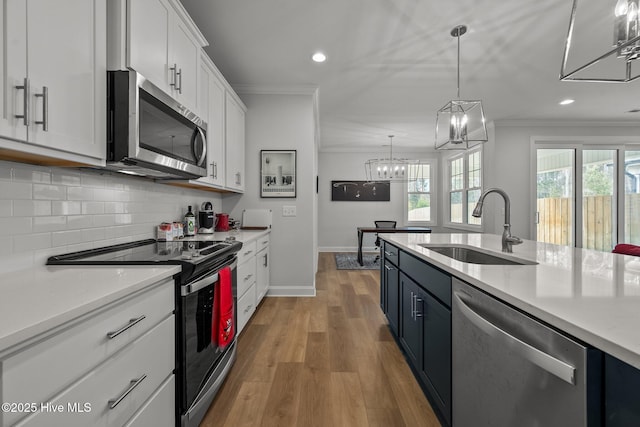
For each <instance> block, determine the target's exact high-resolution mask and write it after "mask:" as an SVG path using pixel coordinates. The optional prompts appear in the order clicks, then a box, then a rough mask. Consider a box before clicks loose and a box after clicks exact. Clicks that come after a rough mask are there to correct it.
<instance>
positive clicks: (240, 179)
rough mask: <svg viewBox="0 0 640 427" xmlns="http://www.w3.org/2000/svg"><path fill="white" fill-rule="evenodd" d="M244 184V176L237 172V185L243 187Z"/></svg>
mask: <svg viewBox="0 0 640 427" xmlns="http://www.w3.org/2000/svg"><path fill="white" fill-rule="evenodd" d="M241 184H242V176H241V175H240V172H236V185H241Z"/></svg>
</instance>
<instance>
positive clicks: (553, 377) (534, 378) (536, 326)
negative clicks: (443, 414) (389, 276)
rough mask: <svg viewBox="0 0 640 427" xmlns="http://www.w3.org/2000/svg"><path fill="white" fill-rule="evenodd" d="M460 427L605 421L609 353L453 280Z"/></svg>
mask: <svg viewBox="0 0 640 427" xmlns="http://www.w3.org/2000/svg"><path fill="white" fill-rule="evenodd" d="M452 357H453V367H452V381H453V389H452V395H453V426H454V427H466V426H474V427H477V426H496V427H500V426H505V427H506V426H509V427H510V426H541V427H542V426H544V427H548V426H563V427H567V426H596V425H600V424H601V411H600V406H601V400H600V396H601V394H600V387H601V379H600V374H601V353H600V352H599V351H598V350H596V349H593V348H589V347H586V346H585V345H583V344H581V343H578V342H576V341H575V340H574V339H571V338H569V337H567V336H565V335H563V334H560V333H559V332H557V331H555V330H554V329H551V328H550V327H548V326H545V325H543V324H542V323H540V322H539V321H537V320H535V319H533V318H531V317H529V316H528V315H526V314H524V313H521V312H519V311H517V310H515V309H513V308H511V307H510V306H508V305H506V304H504V303H502V302H500V301H499V300H497V299H495V298H493V297H491V296H489V295H487V294H485V293H484V292H482V291H479V290H478V289H476V288H474V287H472V286H470V285H467V284H465V283H463V282H460V281H459V280H456V279H454V280H453V307H452Z"/></svg>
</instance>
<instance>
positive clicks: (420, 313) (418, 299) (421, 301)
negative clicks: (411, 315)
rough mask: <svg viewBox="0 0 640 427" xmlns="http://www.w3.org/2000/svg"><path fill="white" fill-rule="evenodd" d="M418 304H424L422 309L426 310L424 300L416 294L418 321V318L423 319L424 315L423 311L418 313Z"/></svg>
mask: <svg viewBox="0 0 640 427" xmlns="http://www.w3.org/2000/svg"><path fill="white" fill-rule="evenodd" d="M418 303H421V304H422V309H423V310H424V304H423V300H422V298H418V294H416V302H415V307H416V317H415V319H416V321H417V320H418V317H423V316H424V313H423V312H422V311H418Z"/></svg>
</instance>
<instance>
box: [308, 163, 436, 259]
mask: <svg viewBox="0 0 640 427" xmlns="http://www.w3.org/2000/svg"><path fill="white" fill-rule="evenodd" d="M377 154H378V153H372V152H335V151H324V152H321V153H320V154H319V184H320V188H319V193H318V235H319V237H318V247H319V250H320V251H324V252H338V251H355V250H356V249H357V245H358V239H357V232H356V228H357V227H359V226H371V227H373V225H374V224H373V222H374V221H375V220H385V219H390V220H396V221H398V225H404V209H403V205H404V193H403V191H404V186H405V185H406V184H402V183H392V184H391V201H389V202H338V201H332V200H331V181H338V180H358V181H362V180H365V179H366V176H365V169H364V162H365V161H366V160H368V159H371V158H374V157H376V155H377ZM401 155H402V157H408V158H420V159H428V158H435V157H437V154H436V153H433V152H431V153H429V152H426V151H425V152H411V153H402V154H401ZM394 157H395V154H394ZM374 240H375V237H374V236H373V235H372V234H365V236H364V240H363V248H364V249H366V250H373V249H374Z"/></svg>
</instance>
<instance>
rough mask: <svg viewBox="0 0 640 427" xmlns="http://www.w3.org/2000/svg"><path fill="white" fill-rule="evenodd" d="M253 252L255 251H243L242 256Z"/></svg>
mask: <svg viewBox="0 0 640 427" xmlns="http://www.w3.org/2000/svg"><path fill="white" fill-rule="evenodd" d="M251 252H253V251H247V252H245V253H243V254H242V256H247V255H249V254H250V253H251Z"/></svg>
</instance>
